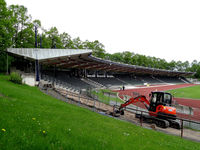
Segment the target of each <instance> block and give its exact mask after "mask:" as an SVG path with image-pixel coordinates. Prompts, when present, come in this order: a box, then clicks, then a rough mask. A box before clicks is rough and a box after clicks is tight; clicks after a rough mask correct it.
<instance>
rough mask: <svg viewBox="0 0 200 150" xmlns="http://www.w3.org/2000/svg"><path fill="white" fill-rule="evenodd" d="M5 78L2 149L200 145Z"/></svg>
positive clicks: (0, 104)
mask: <svg viewBox="0 0 200 150" xmlns="http://www.w3.org/2000/svg"><path fill="white" fill-rule="evenodd" d="M7 79H8V77H6V76H3V75H0V93H1V94H0V149H1V150H4V149H6V150H19V149H20V150H40V149H45V150H46V149H55V150H63V149H67V150H72V149H77V150H80V149H85V150H90V149H91V150H94V149H99V150H106V149H108V150H112V149H113V150H128V149H131V150H133V149H136V150H146V149H147V150H160V149H162V150H177V149H181V150H200V143H196V142H192V141H188V140H185V139H181V138H180V137H175V136H171V135H167V134H164V133H159V132H156V131H153V130H148V129H143V128H141V127H138V126H135V125H133V124H131V123H128V122H124V121H120V120H117V119H113V118H111V117H106V116H102V115H100V114H97V113H95V112H92V111H90V110H87V109H84V108H80V107H78V106H75V105H71V104H67V103H65V102H63V101H59V100H57V99H55V98H52V97H50V96H47V95H45V94H43V93H41V92H40V91H39V90H38V89H37V88H36V87H29V86H26V85H15V84H13V83H11V82H9V81H7Z"/></svg>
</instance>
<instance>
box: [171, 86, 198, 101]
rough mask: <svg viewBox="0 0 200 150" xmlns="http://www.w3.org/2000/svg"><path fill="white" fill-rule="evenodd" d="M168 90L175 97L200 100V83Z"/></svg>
mask: <svg viewBox="0 0 200 150" xmlns="http://www.w3.org/2000/svg"><path fill="white" fill-rule="evenodd" d="M168 92H169V93H171V94H172V95H173V96H174V97H180V98H191V99H199V100H200V85H196V86H191V87H186V88H180V89H174V90H169V91H168Z"/></svg>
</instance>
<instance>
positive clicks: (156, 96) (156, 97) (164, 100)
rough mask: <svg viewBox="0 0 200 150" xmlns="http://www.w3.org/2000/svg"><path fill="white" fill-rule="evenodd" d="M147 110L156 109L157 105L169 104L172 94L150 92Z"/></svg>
mask: <svg viewBox="0 0 200 150" xmlns="http://www.w3.org/2000/svg"><path fill="white" fill-rule="evenodd" d="M149 96H150V106H149V111H153V112H155V111H156V107H157V106H158V105H163V106H171V104H172V95H171V94H170V93H167V92H151V94H149Z"/></svg>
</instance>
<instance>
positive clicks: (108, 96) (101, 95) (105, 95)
mask: <svg viewBox="0 0 200 150" xmlns="http://www.w3.org/2000/svg"><path fill="white" fill-rule="evenodd" d="M92 94H93V95H96V96H97V98H98V100H100V101H101V102H103V103H105V104H109V103H110V101H113V102H120V103H124V102H123V101H122V100H121V99H120V98H118V97H117V93H116V92H112V91H110V90H108V89H100V90H99V91H92ZM112 95H115V96H116V97H115V96H112Z"/></svg>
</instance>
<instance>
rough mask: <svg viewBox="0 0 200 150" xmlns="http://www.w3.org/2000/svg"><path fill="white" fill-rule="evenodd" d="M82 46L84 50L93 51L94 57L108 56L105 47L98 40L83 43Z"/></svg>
mask: <svg viewBox="0 0 200 150" xmlns="http://www.w3.org/2000/svg"><path fill="white" fill-rule="evenodd" d="M82 45H83V48H86V49H91V50H93V55H94V56H96V57H100V58H105V56H106V55H105V49H104V45H103V44H102V43H100V42H99V41H98V40H95V41H93V42H90V41H88V40H86V41H85V42H83V43H82Z"/></svg>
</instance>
